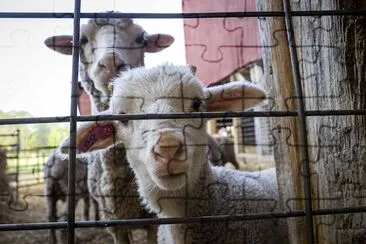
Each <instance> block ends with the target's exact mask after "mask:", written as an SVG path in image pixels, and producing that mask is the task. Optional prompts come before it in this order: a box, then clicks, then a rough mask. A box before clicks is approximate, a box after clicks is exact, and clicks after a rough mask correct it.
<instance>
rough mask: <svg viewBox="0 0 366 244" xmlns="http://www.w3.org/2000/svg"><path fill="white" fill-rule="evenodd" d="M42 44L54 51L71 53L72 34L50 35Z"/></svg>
mask: <svg viewBox="0 0 366 244" xmlns="http://www.w3.org/2000/svg"><path fill="white" fill-rule="evenodd" d="M44 44H45V45H46V46H47V47H48V48H50V49H52V50H53V51H55V52H58V53H61V54H65V55H71V54H72V36H68V35H66V36H51V37H49V38H47V39H46V40H45V41H44Z"/></svg>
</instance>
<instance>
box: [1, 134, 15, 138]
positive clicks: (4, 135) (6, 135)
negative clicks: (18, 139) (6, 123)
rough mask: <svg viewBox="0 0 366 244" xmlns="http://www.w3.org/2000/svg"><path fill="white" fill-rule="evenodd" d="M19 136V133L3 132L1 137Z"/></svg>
mask: <svg viewBox="0 0 366 244" xmlns="http://www.w3.org/2000/svg"><path fill="white" fill-rule="evenodd" d="M15 136H18V134H1V135H0V137H15Z"/></svg>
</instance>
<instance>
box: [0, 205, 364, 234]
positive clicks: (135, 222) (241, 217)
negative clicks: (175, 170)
mask: <svg viewBox="0 0 366 244" xmlns="http://www.w3.org/2000/svg"><path fill="white" fill-rule="evenodd" d="M364 212H366V207H351V208H333V209H313V211H312V215H314V216H315V215H329V214H352V213H364ZM305 214H306V213H305V210H296V211H290V212H275V213H256V214H237V215H217V216H199V217H185V218H152V219H124V220H103V221H76V222H75V228H92V227H111V226H125V227H129V226H144V225H160V224H180V223H183V224H189V223H202V222H220V221H250V220H258V219H273V218H294V217H304V216H305ZM66 226H67V222H65V221H60V222H44V223H22V224H0V231H18V230H41V229H64V228H66Z"/></svg>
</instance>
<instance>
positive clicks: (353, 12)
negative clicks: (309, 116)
mask: <svg viewBox="0 0 366 244" xmlns="http://www.w3.org/2000/svg"><path fill="white" fill-rule="evenodd" d="M291 14H292V16H295V17H301V16H339V15H355V16H356V15H361V16H362V15H365V14H366V11H365V10H317V11H291ZM284 16H285V12H283V11H242V12H206V13H106V12H104V13H80V18H133V19H196V18H243V17H284ZM0 18H29V19H32V18H37V19H52V18H55V19H62V18H63V19H72V18H74V14H73V13H72V12H0Z"/></svg>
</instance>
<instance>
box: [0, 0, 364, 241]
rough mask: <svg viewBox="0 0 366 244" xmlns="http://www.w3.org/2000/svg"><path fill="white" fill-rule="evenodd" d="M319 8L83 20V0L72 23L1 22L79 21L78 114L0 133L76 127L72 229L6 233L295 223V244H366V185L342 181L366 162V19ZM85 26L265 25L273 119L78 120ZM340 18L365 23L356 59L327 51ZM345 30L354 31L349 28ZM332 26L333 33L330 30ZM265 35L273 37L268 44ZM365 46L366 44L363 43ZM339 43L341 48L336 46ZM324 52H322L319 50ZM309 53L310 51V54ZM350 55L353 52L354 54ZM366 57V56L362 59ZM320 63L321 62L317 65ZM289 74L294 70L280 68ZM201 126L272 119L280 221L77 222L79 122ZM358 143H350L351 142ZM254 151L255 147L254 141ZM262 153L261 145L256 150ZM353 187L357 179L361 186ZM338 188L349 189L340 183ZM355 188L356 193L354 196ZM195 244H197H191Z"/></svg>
mask: <svg viewBox="0 0 366 244" xmlns="http://www.w3.org/2000/svg"><path fill="white" fill-rule="evenodd" d="M277 2H279V1H277ZM320 2H322V3H323V4H324V6H319V7H318V8H314V9H312V6H311V5H309V6H307V5H306V3H305V1H289V0H284V1H283V2H282V1H281V2H280V3H281V8H282V9H283V10H276V9H275V8H273V6H272V9H271V10H266V7H268V6H261V4H257V8H258V9H259V10H257V11H238V12H205V13H203V12H202V13H175V14H171V13H161V14H158V13H116V12H108V13H82V12H81V10H80V9H81V4H82V2H81V1H80V0H75V5H74V12H73V13H68V12H64V13H30V12H29V13H27V12H23V13H19V12H18V13H15V12H1V13H0V18H44V19H47V18H64V19H72V20H73V38H72V50H73V52H72V89H71V90H72V91H71V104H70V107H71V110H70V115H69V116H65V117H35V118H10V119H1V120H0V125H9V124H31V123H59V122H69V123H70V137H69V138H70V141H69V145H68V146H69V147H68V148H69V152H68V153H69V161H68V167H67V170H68V173H67V179H68V180H67V181H68V187H67V192H66V194H65V196H67V211H66V213H67V218H66V219H65V221H58V222H55V223H54V222H42V223H2V224H0V231H20V230H48V229H66V233H67V242H68V243H74V239H75V231H76V230H77V229H79V228H91V227H100V228H106V227H117V226H118V227H121V228H127V227H129V228H130V227H143V226H147V225H152V226H156V225H176V224H192V225H191V226H195V224H203V225H204V224H206V223H211V222H213V223H232V222H240V223H242V222H241V221H249V223H251V221H252V222H255V221H260V220H263V219H264V220H266V219H267V220H268V219H281V220H282V219H286V221H287V223H288V232H289V233H290V234H289V235H290V242H291V243H292V242H293V243H296V242H304V243H322V242H327V241H328V242H330V243H333V242H334V243H351V242H350V241H354V243H363V242H364V241H365V240H366V239H365V236H366V233H365V231H364V228H365V227H366V223H365V222H363V220H360V219H358V217H352V216H355V215H353V214H358V215H360V216H364V212H365V211H366V207H365V206H366V205H365V197H364V196H363V190H364V187H365V185H364V184H363V182H362V180H361V179H360V178H362V176H361V177H360V176H357V177H355V176H354V174H350V175H348V176H344V175H342V171H345V169H344V167H348V168H350V169H351V168H352V169H353V171H357V172H358V173H359V174H361V175H362V173H363V168H364V162H365V161H364V159H365V153H364V150H365V147H366V146H365V145H366V144H365V139H364V134H363V133H364V130H365V121H366V120H365V115H366V108H365V94H366V93H365V87H366V85H365V81H364V74H365V72H366V71H365V70H362V69H361V68H360V67H361V66H362V65H363V64H364V63H363V62H364V61H363V58H364V53H362V48H364V46H362V44H357V42H361V41H360V40H363V41H364V40H365V38H366V37H365V35H364V27H363V26H360V23H365V17H364V16H365V13H366V10H358V9H347V8H345V9H339V10H330V9H326V8H324V9H323V8H322V7H327V6H328V5H326V4H325V2H326V1H320ZM258 5H259V6H258ZM320 5H321V4H320ZM361 5H362V4H361ZM329 6H330V5H329ZM261 9H262V10H263V11H262V10H261ZM83 18H91V19H100V18H110V19H119V18H134V19H139V18H151V19H155V18H156V19H189V20H197V21H200V20H203V19H218V20H222V19H225V20H227V19H231V18H239V19H240V20H241V19H243V20H245V19H247V18H257V19H258V22H259V23H260V24H259V25H260V27H261V29H262V32H263V33H264V34H263V33H261V35H262V38H263V39H264V40H262V43H261V44H257V46H256V48H259V49H260V50H261V54H262V55H263V59H264V65H263V67H264V70H265V73H266V75H268V76H270V79H269V81H267V83H266V84H264V86H265V88H266V89H268V90H270V92H269V93H268V94H269V96H268V100H269V103H268V108H269V109H268V111H246V112H231V111H225V112H199V113H171V114H159V113H144V114H113V115H110V114H109V115H106V114H103V115H90V116H78V114H77V109H78V107H77V104H78V100H77V99H78V71H79V65H80V62H83V60H79V58H80V57H81V55H82V54H81V53H80V51H81V50H82V49H81V48H80V47H81V46H82V45H83V44H82V42H83V40H82V38H79V36H80V20H81V19H83ZM339 18H342V20H341V21H347V20H352V19H357V20H360V22H357V24H354V26H351V27H354V28H356V29H357V30H358V33H361V34H360V35H356V34H355V36H353V38H354V40H353V41H354V43H356V44H354V45H355V46H354V47H353V49H354V50H351V51H353V53H351V51H350V50H348V49H347V45H344V43H335V44H333V43H327V41H329V40H327V39H326V38H327V37H329V36H331V37H332V35H336V34H337V33H333V32H334V30H333V29H332V28H333V25H335V24H334V23H338V22H337V21H340V19H339ZM276 21H278V22H282V26H281V27H282V29H281V27H279V26H280V25H278V26H276V24H277V23H276ZM306 21H308V22H309V23H311V24H309V23H308V22H306ZM317 21H318V22H319V23H318V22H317ZM332 21H333V22H332ZM362 21H363V22H362ZM342 23H343V24H345V22H342ZM307 24H308V25H307ZM327 24H328V25H327ZM329 26H331V27H332V28H328V29H327V27H329ZM305 27H306V28H308V29H306V28H305ZM348 27H349V26H348ZM360 29H362V31H360ZM266 31H267V32H268V33H269V34H268V33H267V34H265V32H266ZM301 31H303V32H301ZM317 31H318V32H317ZM307 32H309V33H310V32H311V33H312V34H308V35H309V36H311V37H310V41H313V43H310V44H309V43H307V41H308V40H307V37H306V36H301V35H306V33H307ZM356 32H357V31H356ZM281 33H282V34H281ZM304 33H305V34H304ZM362 33H363V34H362ZM312 35H313V36H312ZM362 35H363V36H362ZM266 38H267V39H266ZM271 38H273V39H271ZM281 38H285V39H281ZM311 38H313V39H311ZM332 38H333V37H332ZM348 38H350V37H348ZM357 38H363V39H359V40H358V39H357ZM345 39H347V38H345ZM284 40H285V41H284ZM330 40H334V39H331V38H330ZM322 42H324V43H322ZM351 42H352V41H351ZM274 43H275V44H274ZM319 43H320V45H318V44H319ZM332 45H333V46H332ZM357 45H358V46H357ZM281 47H282V49H279V50H282V52H281V51H280V53H276V48H281ZM236 48H238V49H240V50H246V48H250V47H248V46H245V45H244V46H243V45H242V46H239V47H236ZM252 48H253V47H252ZM308 48H310V49H311V50H310V51H309V50H308ZM284 50H287V53H285V52H284ZM324 50H335V51H330V53H331V54H329V53H326V51H324ZM347 50H348V51H349V52H348V53H347ZM332 52H333V53H332ZM358 52H361V54H359V53H358ZM347 54H349V55H350V56H352V55H353V56H356V58H354V59H355V60H353V59H352V58H350V57H348V56H347ZM243 55H244V54H243ZM276 55H277V56H276ZM281 55H283V56H284V57H287V61H286V62H284V59H283V60H281V57H278V56H281ZM306 55H308V56H306ZM312 55H317V56H315V57H314V56H312ZM332 55H333V56H332ZM342 55H344V56H342ZM357 55H359V56H357ZM201 57H203V56H201ZM268 57H270V58H268ZM276 58H278V59H276ZM327 59H328V65H329V66H332V65H333V66H335V65H334V64H333V63H332V62H334V63H336V64H337V65H343V66H344V69H342V71H341V72H340V73H345V74H347V75H348V76H345V75H343V79H342V75H338V74H332V72H331V71H329V70H331V68H329V70H328V72H329V73H331V74H332V76H330V75H328V76H326V75H325V76H322V74H324V73H325V72H326V71H325V68H324V69H321V68H319V67H320V66H321V65H324V66H326V65H325V62H326V60H327ZM351 59H352V60H351ZM319 60H321V61H322V62H323V63H321V62H320V61H319ZM324 60H325V61H324ZM319 62H320V63H319ZM357 62H359V63H357ZM281 65H282V66H285V67H283V68H281ZM286 65H288V66H286ZM312 65H313V66H312ZM333 66H332V67H333ZM348 66H352V67H353V68H355V67H357V68H360V69H361V71H359V74H361V75H359V76H357V75H353V76H352V75H351V74H350V72H351V73H352V72H355V71H354V69H353V70H351V71H350V70H349V69H348V68H347V67H348ZM314 67H317V68H314ZM283 69H285V71H287V72H289V74H287V75H289V76H287V78H288V80H280V81H279V80H278V79H281V78H286V75H285V71H284V70H283ZM313 70H315V71H313ZM347 72H348V73H347ZM355 73H357V72H355ZM333 75H334V76H333ZM289 77H290V78H289ZM314 77H315V78H314ZM335 77H336V78H335ZM340 77H341V78H340ZM352 77H356V78H354V79H355V80H357V81H352ZM313 78H314V80H313ZM321 78H325V80H321ZM322 82H324V83H326V82H328V83H332V82H334V83H336V84H337V86H338V88H339V89H338V90H337V89H333V87H330V88H329V87H326V86H324V85H323V84H322ZM309 83H310V85H309ZM349 84H351V85H349ZM348 85H349V86H350V87H351V88H352V89H353V90H352V91H351V92H349V91H348V90H347V89H351V88H349V86H348ZM337 86H336V87H337ZM345 87H346V88H345ZM327 89H328V90H327ZM350 103H354V104H350ZM194 118H199V119H203V118H205V119H210V118H211V119H212V118H222V119H225V118H241V119H242V118H245V119H249V118H270V119H271V123H270V125H271V127H272V128H270V136H271V137H272V138H271V140H267V141H266V142H265V146H268V148H272V149H273V151H274V159H275V164H276V168H277V179H278V185H279V191H280V193H279V195H280V198H279V200H278V201H277V202H276V204H277V205H278V206H280V208H279V209H277V210H276V211H274V212H273V211H266V212H259V213H244V214H243V213H242V212H236V213H234V214H221V215H212V216H190V215H189V214H188V215H186V216H184V217H162V218H133V219H109V220H105V219H103V220H98V221H80V220H76V218H75V214H76V213H75V205H76V203H77V201H78V200H79V198H80V197H79V195H80V192H78V191H79V190H78V189H79V188H78V187H79V181H78V179H79V178H78V177H79V176H78V175H77V174H78V170H77V168H78V165H80V163H79V161H78V160H79V159H78V158H77V151H76V149H77V137H76V136H77V130H76V128H77V125H78V124H79V122H87V121H97V122H101V123H102V122H103V121H108V120H118V121H141V120H151V121H154V120H163V119H167V120H182V119H194ZM349 118H350V119H349ZM319 121H320V122H319ZM346 121H347V122H346ZM254 123H255V122H254ZM352 123H353V126H352ZM350 124H351V126H350ZM251 128H252V127H251ZM253 134H254V133H253ZM349 137H351V139H350V138H349ZM352 138H354V140H352ZM251 141H255V140H254V139H253V140H251ZM256 143H257V142H255V143H251V144H256ZM271 151H272V150H271ZM329 154H334V155H335V156H334V158H329ZM114 156H115V155H114ZM332 160H334V162H332ZM336 161H340V162H341V164H342V166H339V165H337V163H335V162H336ZM345 165H346V166H345ZM351 171H352V170H351ZM344 174H346V173H344ZM356 175H357V173H356ZM327 177H329V178H331V180H329V181H326V183H325V179H323V178H327ZM352 177H353V178H357V179H354V180H352V179H353V178H352ZM338 180H339V181H340V182H338ZM345 181H346V182H345ZM351 188H352V190H350V189H351ZM356 188H357V189H356ZM355 189H356V190H357V191H356V190H355ZM89 190H90V189H89ZM329 191H334V195H332V194H333V192H331V193H329ZM347 197H351V198H352V199H355V200H354V201H352V200H349V201H348V200H347ZM334 216H337V217H334ZM338 216H346V217H338ZM346 218H350V219H352V220H351V222H352V223H353V224H355V223H358V224H359V226H356V227H355V226H352V224H351V225H350V226H347V224H346V222H345V221H346ZM360 218H362V217H360ZM303 225H304V226H303ZM228 226H229V224H228ZM301 226H303V228H301ZM216 231H217V230H216ZM347 231H348V232H349V233H348V232H347ZM218 232H219V231H218ZM346 232H347V233H346ZM330 233H331V234H330ZM333 234H334V235H333ZM223 235H224V234H223ZM213 240H214V239H213ZM187 242H188V243H189V241H187ZM213 242H215V241H213ZM236 242H240V241H239V240H232V239H230V237H227V240H226V242H225V243H236Z"/></svg>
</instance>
